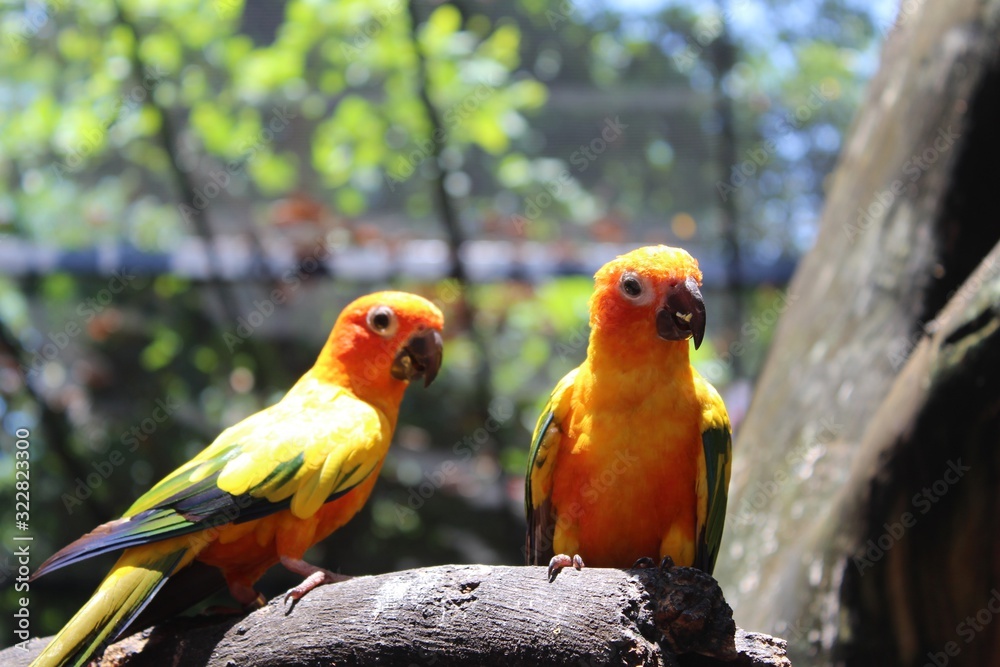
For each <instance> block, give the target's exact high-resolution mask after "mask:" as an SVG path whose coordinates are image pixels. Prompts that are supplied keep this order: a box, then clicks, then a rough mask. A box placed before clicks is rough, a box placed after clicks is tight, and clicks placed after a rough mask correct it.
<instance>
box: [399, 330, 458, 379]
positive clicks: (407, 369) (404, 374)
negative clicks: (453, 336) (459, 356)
mask: <svg viewBox="0 0 1000 667" xmlns="http://www.w3.org/2000/svg"><path fill="white" fill-rule="evenodd" d="M443 346H444V343H443V342H442V340H441V334H440V333H438V332H437V331H436V330H434V329H421V330H420V331H418V332H417V333H415V334H413V335H412V336H410V339H409V340H408V341H406V345H404V346H403V349H401V350H400V351H399V354H397V355H396V358H395V359H393V361H392V368H390V369H389V372H390V373H391V374H392V377H394V378H396V379H397V380H407V381H409V380H414V379H416V378H418V377H423V378H424V386H425V387H426V386H427V385H429V384H430V383H431V382H433V381H434V378H435V377H437V374H438V370H439V369H440V368H441V359H442V356H443Z"/></svg>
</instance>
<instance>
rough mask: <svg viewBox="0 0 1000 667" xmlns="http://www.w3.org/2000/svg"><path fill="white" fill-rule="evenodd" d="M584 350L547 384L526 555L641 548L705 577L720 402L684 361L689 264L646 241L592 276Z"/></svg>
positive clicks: (692, 334)
mask: <svg viewBox="0 0 1000 667" xmlns="http://www.w3.org/2000/svg"><path fill="white" fill-rule="evenodd" d="M594 278H595V285H594V292H593V295H592V296H591V298H590V340H589V343H588V346H587V358H586V360H584V362H583V363H582V364H581V365H580V366H578V367H577V368H576V369H574V370H572V371H570V372H569V373H568V374H567V375H566V376H565V377H564V378H563V379H562V380H561V381H560V382H559V384H557V385H556V388H555V390H554V391H553V392H552V396H551V398H550V399H549V402H548V404H547V405H546V406H545V409H544V410H543V411H542V414H541V417H540V418H539V420H538V425H537V426H536V427H535V433H534V436H533V438H532V443H531V452H530V454H529V459H528V461H529V462H528V471H527V476H526V489H525V508H526V511H527V517H528V535H527V545H526V555H527V561H528V564H529V565H542V564H545V563H548V565H549V577H550V578H552V577H554V576H555V574H556V573H558V571H559V570H560V569H562V568H563V567H566V566H568V565H574V566H575V567H576V568H577V569H579V568H580V567H582V566H583V564H584V563H583V561H584V560H586V562H587V563H588V564H590V565H593V566H600V567H620V568H628V567H632V566H633V564H635V563H637V562H639V561H646V562H647V563H648V559H650V558H657V557H659V558H663V559H665V558H666V557H667V556H669V557H671V558H672V559H673V561H674V562H675V563H676V564H678V565H687V566H694V567H698V568H700V569H702V570H704V571H705V572H708V573H711V572H712V569H713V568H714V567H715V559H716V557H717V556H718V555H719V545H720V542H721V540H722V526H723V523H724V521H725V516H726V498H727V495H728V489H729V473H730V461H731V458H732V445H731V442H732V438H731V429H730V426H729V417H728V415H727V414H726V407H725V405H724V404H723V402H722V399H721V398H720V397H719V394H718V393H717V392H716V391H715V389H714V388H713V387H712V385H710V384H709V383H708V382H706V381H705V380H704V379H703V378H702V377H701V376H700V375H699V374H698V372H697V371H695V369H694V368H692V367H691V363H690V361H689V359H688V339H689V338H693V339H694V346H695V348H697V347H698V346H699V345H700V344H701V341H702V338H703V336H704V335H705V302H704V299H703V298H702V295H701V291H700V289H699V285H700V284H701V271H700V270H699V269H698V263H697V262H696V261H695V259H694V258H693V257H691V255H689V254H688V253H687V252H685V251H684V250H681V249H679V248H671V247H668V246H650V247H645V248H639V249H638V250H633V251H632V252H629V253H627V254H625V255H621V256H619V257H617V258H616V259H614V260H612V261H611V262H608V263H607V264H605V265H604V266H603V267H601V269H600V270H599V271H598V272H597V274H596V275H595V276H594Z"/></svg>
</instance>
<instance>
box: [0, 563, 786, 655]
mask: <svg viewBox="0 0 1000 667" xmlns="http://www.w3.org/2000/svg"><path fill="white" fill-rule="evenodd" d="M45 643H46V642H45V640H35V641H32V642H31V645H30V646H29V648H30V651H29V652H27V653H25V652H24V651H21V650H18V649H16V648H10V649H7V650H6V651H3V652H0V664H3V665H9V666H10V667H22V666H25V665H27V664H28V663H29V662H30V660H31V658H32V657H34V655H36V654H37V653H38V651H40V650H41V648H42V647H43V646H44V644H45ZM678 656H679V657H678ZM342 664H347V665H353V666H354V667H365V666H366V665H379V666H380V667H394V666H397V665H399V666H401V667H412V666H413V665H415V664H416V665H435V666H436V667H450V666H452V665H454V666H461V667H474V666H475V665H484V666H488V665H503V666H504V667H518V666H520V665H524V666H529V665H530V666H535V665H548V666H551V667H559V666H560V665H567V666H569V665H572V666H573V667H580V666H581V665H588V666H591V667H599V666H601V665H623V666H624V665H680V666H684V665H687V666H692V667H694V666H702V667H710V666H713V665H738V666H743V667H750V666H758V667H764V666H772V667H790V665H791V663H790V662H789V661H788V659H787V658H786V657H785V655H784V641H782V640H780V639H775V638H773V637H768V636H766V635H760V634H754V633H747V632H744V631H742V630H738V629H737V628H736V626H735V624H734V623H733V620H732V610H731V609H730V608H729V606H728V605H727V604H726V602H725V600H724V599H723V597H722V591H721V590H720V589H719V586H718V584H716V582H715V580H714V579H712V578H711V577H709V576H708V575H706V574H704V573H702V572H700V571H698V570H695V569H693V568H686V567H675V568H671V569H668V570H665V571H661V570H660V569H659V568H653V569H648V570H632V571H624V570H610V569H598V568H588V569H584V570H583V571H582V572H576V571H573V570H569V571H566V572H563V573H562V574H560V575H559V576H558V577H557V578H556V580H555V581H554V582H552V583H549V582H548V581H546V577H545V569H544V568H540V567H493V566H485V565H461V566H455V565H445V566H440V567H433V568H424V569H419V570H407V571H405V572H397V573H392V574H386V575H380V576H375V577H358V578H355V579H351V580H348V581H346V582H342V583H339V584H334V585H330V586H322V587H320V588H318V589H316V590H314V591H312V592H310V593H309V594H308V595H307V596H306V597H304V598H303V599H302V600H300V601H299V602H298V603H297V604H295V606H294V607H288V606H285V605H284V604H283V603H282V601H281V599H280V598H276V599H275V600H272V601H271V603H270V604H268V605H267V606H265V607H264V608H262V609H259V610H258V611H256V612H254V613H252V614H250V615H249V616H245V617H244V616H232V617H222V619H221V620H220V619H219V618H218V617H214V618H213V617H201V618H195V619H178V620H174V621H169V622H167V623H163V624H161V625H158V626H156V627H155V628H153V629H152V630H148V631H146V632H142V633H138V634H135V635H133V636H132V637H129V638H126V639H124V640H123V641H121V642H119V643H118V644H114V645H113V646H111V647H110V648H109V649H108V650H107V651H106V652H105V654H104V657H103V659H102V660H101V661H99V663H98V667H145V666H150V667H155V666H160V665H206V666H208V667H279V666H281V667H297V666H302V667H305V666H307V665H308V666H314V665H342Z"/></svg>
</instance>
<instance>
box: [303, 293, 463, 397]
mask: <svg viewBox="0 0 1000 667" xmlns="http://www.w3.org/2000/svg"><path fill="white" fill-rule="evenodd" d="M443 326H444V316H443V315H442V314H441V311H440V310H439V309H438V307H437V306H435V305H434V304H432V303H431V302H430V301H428V300H427V299H424V298H423V297H420V296H417V295H415V294H408V293H405V292H377V293H375V294H369V295H367V296H363V297H361V298H359V299H357V300H355V301H354V302H352V303H351V304H350V305H348V306H347V307H346V308H344V310H343V311H341V313H340V317H339V318H337V323H336V324H335V325H334V327H333V331H332V332H331V333H330V340H329V342H328V343H327V346H326V349H325V350H324V353H323V354H321V355H320V359H319V361H318V362H317V363H318V364H329V365H331V366H334V367H338V366H339V368H335V369H331V370H335V371H337V370H342V371H344V372H345V374H346V376H347V377H348V381H349V383H350V385H351V386H353V388H354V390H355V393H356V394H357V395H358V396H359V397H362V398H365V397H366V395H368V394H373V393H377V392H379V391H389V392H391V393H396V392H398V391H401V390H402V389H404V388H405V387H406V385H407V383H409V382H410V381H411V380H416V379H423V381H424V385H429V384H430V383H431V382H432V381H433V380H434V377H435V376H436V375H437V373H438V369H440V368H441V359H442V341H441V329H442V327H443Z"/></svg>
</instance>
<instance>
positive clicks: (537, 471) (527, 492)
mask: <svg viewBox="0 0 1000 667" xmlns="http://www.w3.org/2000/svg"><path fill="white" fill-rule="evenodd" d="M576 373H577V371H576V369H574V370H572V371H570V372H569V373H568V374H567V375H566V376H565V377H563V379H562V380H560V381H559V384H557V385H556V388H555V389H554V390H553V391H552V395H551V396H550V397H549V400H548V402H547V403H546V404H545V407H544V408H543V409H542V413H541V415H540V416H539V417H538V423H537V424H536V425H535V432H534V434H533V435H532V436H531V449H530V450H529V452H528V470H527V473H526V474H525V479H524V509H525V515H526V516H527V519H528V534H527V538H526V542H525V561H526V562H527V564H528V565H547V564H548V562H549V559H550V558H551V557H552V556H553V554H554V552H553V548H552V540H553V536H554V531H555V519H556V517H555V515H554V513H553V509H552V502H551V498H550V495H551V492H552V472H553V470H554V469H555V458H556V455H557V454H558V453H559V440H560V439H561V436H562V431H561V428H560V422H561V419H560V418H563V419H564V418H565V414H560V413H562V412H565V409H561V406H562V402H563V398H564V397H565V396H566V391H567V390H568V389H569V388H570V387H571V386H573V382H574V381H575V380H576Z"/></svg>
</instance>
